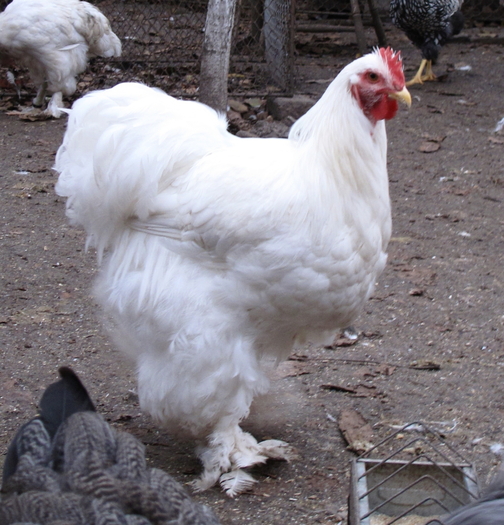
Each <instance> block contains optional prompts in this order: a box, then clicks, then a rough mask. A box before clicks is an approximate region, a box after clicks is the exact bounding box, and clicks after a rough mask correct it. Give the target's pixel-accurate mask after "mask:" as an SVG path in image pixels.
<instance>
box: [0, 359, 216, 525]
mask: <svg viewBox="0 0 504 525" xmlns="http://www.w3.org/2000/svg"><path fill="white" fill-rule="evenodd" d="M59 372H60V376H61V379H60V380H59V381H57V382H56V383H53V384H51V385H49V387H47V389H46V391H45V392H44V394H43V396H42V399H41V401H40V407H39V408H40V414H39V415H38V416H37V417H35V418H33V419H32V420H31V421H28V422H27V423H26V424H24V425H23V426H22V427H21V428H20V429H19V431H18V432H17V434H16V435H15V436H14V439H13V440H12V442H11V444H10V446H9V449H8V451H7V456H6V459H5V464H4V469H3V479H2V491H1V500H0V523H1V524H2V525H16V524H18V525H19V524H21V523H26V524H28V523H29V524H31V525H55V524H56V523H60V524H63V523H64V524H65V525H103V524H105V523H108V524H113V523H117V524H119V523H121V524H124V525H161V524H168V523H173V524H175V523H176V524H177V525H219V520H218V519H217V517H216V516H215V514H214V513H213V511H212V510H211V509H210V508H209V507H207V506H206V505H201V504H200V503H198V502H196V501H194V500H193V499H192V498H191V497H190V496H189V494H188V492H187V491H186V490H185V489H184V488H183V487H182V485H180V483H178V482H177V481H175V479H173V478H172V477H171V476H169V475H168V474H166V473H165V472H163V471H162V470H160V469H157V468H148V467H147V464H146V459H145V447H144V445H143V444H142V443H141V442H140V441H139V440H138V439H136V438H135V437H134V436H132V435H131V434H129V433H127V432H119V431H116V430H114V429H113V428H112V427H111V426H110V425H109V424H108V423H107V422H106V421H105V420H104V419H103V417H101V416H100V415H99V414H98V413H97V412H96V411H95V408H94V405H93V403H92V401H91V399H90V398H89V395H88V393H87V391H86V389H85V387H84V386H83V385H82V383H81V382H80V380H79V378H78V377H77V375H76V374H75V373H74V372H73V371H72V370H71V369H70V368H66V367H62V368H60V371H59Z"/></svg>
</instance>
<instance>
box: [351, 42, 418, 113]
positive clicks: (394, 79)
mask: <svg viewBox="0 0 504 525" xmlns="http://www.w3.org/2000/svg"><path fill="white" fill-rule="evenodd" d="M375 53H376V54H377V55H379V56H380V57H381V59H382V60H380V62H379V64H378V65H377V66H376V67H372V68H366V69H364V70H363V71H361V72H359V73H358V74H357V75H356V78H355V79H354V81H353V82H352V86H351V92H352V95H353V96H354V98H355V100H356V101H357V104H358V105H359V107H360V108H361V109H362V111H363V113H364V114H365V115H366V117H368V118H369V119H370V120H371V121H372V122H376V121H378V120H384V119H385V120H388V119H391V118H392V117H394V115H395V114H396V112H397V108H398V104H397V101H398V100H400V101H402V102H405V103H406V104H407V105H408V106H410V105H411V96H410V94H409V92H408V90H407V89H406V87H405V83H404V73H403V68H402V60H401V55H400V54H399V53H395V52H394V51H392V49H390V48H387V49H383V48H382V49H379V50H377V51H376V52H375Z"/></svg>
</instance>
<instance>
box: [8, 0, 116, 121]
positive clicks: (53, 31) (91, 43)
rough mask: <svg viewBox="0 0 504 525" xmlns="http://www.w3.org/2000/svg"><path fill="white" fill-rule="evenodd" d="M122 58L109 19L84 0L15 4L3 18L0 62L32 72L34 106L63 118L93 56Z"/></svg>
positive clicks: (16, 1) (28, 0) (36, 0)
mask: <svg viewBox="0 0 504 525" xmlns="http://www.w3.org/2000/svg"><path fill="white" fill-rule="evenodd" d="M120 55H121V41H120V40H119V38H118V37H117V35H115V33H113V32H112V29H111V28H110V23H109V21H108V20H107V18H106V17H105V15H104V14H103V13H102V12H101V11H99V10H98V9H97V8H96V7H94V6H93V5H91V4H89V3H88V2H84V1H81V0H13V2H11V3H10V4H9V5H8V6H7V7H6V8H5V10H4V11H3V12H2V13H0V63H2V64H9V65H10V64H11V63H15V64H16V65H18V66H20V67H26V68H28V70H29V73H30V78H31V80H32V82H33V83H34V84H35V86H36V87H37V89H38V92H37V96H36V97H35V99H34V100H33V105H34V106H38V107H40V106H42V105H43V104H44V99H45V95H46V92H49V93H51V94H52V97H51V100H50V102H49V104H48V106H47V109H46V110H45V112H46V114H47V115H48V116H51V117H54V118H58V117H60V116H61V114H62V112H61V109H60V108H61V107H63V95H65V96H69V95H73V93H75V90H76V87H77V80H76V77H77V75H78V74H79V73H82V72H83V71H84V70H85V69H86V66H87V62H88V60H89V58H91V57H93V56H101V57H114V56H120Z"/></svg>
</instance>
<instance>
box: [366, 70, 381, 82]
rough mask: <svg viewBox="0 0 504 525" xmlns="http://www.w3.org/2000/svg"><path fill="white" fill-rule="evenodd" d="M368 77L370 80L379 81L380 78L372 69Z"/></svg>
mask: <svg viewBox="0 0 504 525" xmlns="http://www.w3.org/2000/svg"><path fill="white" fill-rule="evenodd" d="M367 77H368V80H369V81H370V82H373V83H375V82H378V81H379V80H380V77H379V76H378V74H377V73H373V72H372V71H370V72H369V73H368V74H367Z"/></svg>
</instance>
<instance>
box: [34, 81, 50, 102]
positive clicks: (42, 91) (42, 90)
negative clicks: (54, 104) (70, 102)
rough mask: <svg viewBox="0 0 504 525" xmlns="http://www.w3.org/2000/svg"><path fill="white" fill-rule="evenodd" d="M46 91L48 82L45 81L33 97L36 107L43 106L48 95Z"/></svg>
mask: <svg viewBox="0 0 504 525" xmlns="http://www.w3.org/2000/svg"><path fill="white" fill-rule="evenodd" d="M46 91H47V82H43V83H42V84H41V85H40V87H39V88H38V91H37V96H36V97H35V98H34V99H33V102H32V104H33V105H34V106H35V107H37V108H40V107H42V106H43V104H44V99H45V96H46Z"/></svg>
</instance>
